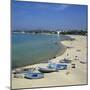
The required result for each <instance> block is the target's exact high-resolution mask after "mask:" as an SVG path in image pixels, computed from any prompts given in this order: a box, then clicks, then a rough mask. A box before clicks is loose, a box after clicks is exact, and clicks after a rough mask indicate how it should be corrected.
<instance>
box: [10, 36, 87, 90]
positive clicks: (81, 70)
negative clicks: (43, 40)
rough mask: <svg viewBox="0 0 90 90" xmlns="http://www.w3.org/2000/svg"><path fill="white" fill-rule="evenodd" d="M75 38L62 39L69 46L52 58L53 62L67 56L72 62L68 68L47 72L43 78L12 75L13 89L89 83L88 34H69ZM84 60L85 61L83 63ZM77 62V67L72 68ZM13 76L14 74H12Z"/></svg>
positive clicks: (42, 64) (36, 65)
mask: <svg viewBox="0 0 90 90" xmlns="http://www.w3.org/2000/svg"><path fill="white" fill-rule="evenodd" d="M68 36H69V37H71V38H74V39H75V40H64V41H61V42H60V43H62V44H63V45H65V46H66V47H67V49H66V50H65V51H64V53H63V54H62V55H59V54H58V55H57V56H56V58H53V59H51V60H50V61H51V62H54V63H58V62H59V61H60V60H62V59H64V58H67V59H70V60H71V61H72V62H71V63H70V64H68V68H67V69H66V70H59V71H58V72H52V73H45V74H44V78H42V79H25V78H14V77H12V82H11V83H12V89H18V88H35V87H49V86H67V85H86V84H87V65H88V63H87V48H88V47H87V36H82V35H68ZM76 57H77V59H76ZM82 62H84V63H82ZM72 64H75V67H76V68H72ZM47 65H48V63H44V62H42V63H38V64H34V65H28V66H25V67H23V68H38V67H44V66H47ZM12 76H13V75H12Z"/></svg>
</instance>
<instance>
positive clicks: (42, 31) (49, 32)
mask: <svg viewBox="0 0 90 90" xmlns="http://www.w3.org/2000/svg"><path fill="white" fill-rule="evenodd" d="M12 33H21V34H58V35H59V34H62V35H67V34H69V35H87V31H86V30H68V31H64V30H62V31H50V30H29V31H28V30H26V31H25V30H14V31H12Z"/></svg>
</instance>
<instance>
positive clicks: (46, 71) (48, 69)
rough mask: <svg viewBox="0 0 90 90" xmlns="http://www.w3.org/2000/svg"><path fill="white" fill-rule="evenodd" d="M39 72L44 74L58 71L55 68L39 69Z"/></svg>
mask: <svg viewBox="0 0 90 90" xmlns="http://www.w3.org/2000/svg"><path fill="white" fill-rule="evenodd" d="M38 70H39V71H40V72H42V73H51V72H56V71H57V70H56V69H55V68H49V67H39V69H38Z"/></svg>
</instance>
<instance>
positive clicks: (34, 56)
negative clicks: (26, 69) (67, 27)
mask: <svg viewBox="0 0 90 90" xmlns="http://www.w3.org/2000/svg"><path fill="white" fill-rule="evenodd" d="M60 40H63V38H62V36H58V35H39V34H38V35H34V34H20V33H18V34H12V55H11V56H12V68H17V67H21V66H25V65H30V64H34V63H38V62H40V61H45V60H47V59H49V58H52V57H53V56H55V55H56V54H57V52H58V51H59V50H60V49H61V48H62V47H60V45H58V44H57V42H58V41H60Z"/></svg>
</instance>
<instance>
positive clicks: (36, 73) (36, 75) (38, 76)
mask: <svg viewBox="0 0 90 90" xmlns="http://www.w3.org/2000/svg"><path fill="white" fill-rule="evenodd" d="M25 78H27V79H41V78H44V74H43V73H41V72H39V71H33V72H31V71H28V72H27V73H26V74H25Z"/></svg>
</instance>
